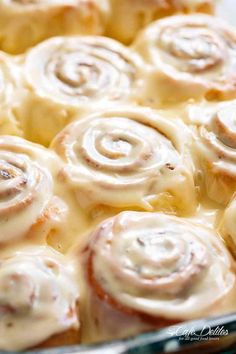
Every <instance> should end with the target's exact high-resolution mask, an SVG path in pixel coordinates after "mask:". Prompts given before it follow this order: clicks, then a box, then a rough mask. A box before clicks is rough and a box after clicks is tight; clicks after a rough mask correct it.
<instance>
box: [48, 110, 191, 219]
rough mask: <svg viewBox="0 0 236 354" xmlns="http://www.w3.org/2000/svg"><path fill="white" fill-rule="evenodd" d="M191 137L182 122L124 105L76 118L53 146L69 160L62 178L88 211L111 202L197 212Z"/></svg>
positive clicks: (116, 205) (140, 207)
mask: <svg viewBox="0 0 236 354" xmlns="http://www.w3.org/2000/svg"><path fill="white" fill-rule="evenodd" d="M187 137H188V134H187V130H186V128H185V126H184V125H183V124H181V122H178V123H177V122H175V123H173V122H171V121H168V120H166V119H165V118H162V117H161V116H159V115H158V114H157V113H156V112H155V111H152V110H151V109H142V108H136V107H135V108H131V107H123V108H120V109H117V110H110V111H109V110H107V111H101V112H100V113H98V114H94V115H91V116H88V117H86V118H84V119H83V120H80V121H76V122H73V123H71V125H69V126H68V127H66V128H65V129H64V130H63V131H62V132H61V133H59V134H58V136H57V137H56V138H55V139H54V141H53V142H52V145H51V147H52V148H53V149H54V150H55V151H56V152H57V153H58V155H59V156H61V157H62V159H63V160H64V162H65V163H66V165H65V167H64V169H63V170H62V171H61V173H60V178H61V179H64V180H65V181H66V183H69V184H70V185H71V188H73V189H74V191H75V192H76V196H77V199H78V202H79V203H80V205H82V207H83V208H85V209H87V210H89V209H91V208H92V207H95V206H98V205H107V206H111V207H116V208H122V209H124V208H127V207H129V208H130V207H133V208H138V209H144V210H154V209H155V208H157V209H161V210H166V209H167V210H169V211H172V212H180V213H181V212H183V213H185V212H186V213H192V212H193V211H194V210H195V208H196V195H195V187H194V182H193V177H192V172H193V171H192V168H191V167H192V166H191V162H190V160H188V158H187V153H186V150H185V143H184V140H186V139H187ZM188 138H189V137H188ZM183 196H184V198H183Z"/></svg>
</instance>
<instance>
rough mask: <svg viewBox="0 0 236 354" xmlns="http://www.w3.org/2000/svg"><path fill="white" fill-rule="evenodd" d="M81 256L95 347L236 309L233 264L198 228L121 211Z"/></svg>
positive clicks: (169, 218)
mask: <svg viewBox="0 0 236 354" xmlns="http://www.w3.org/2000/svg"><path fill="white" fill-rule="evenodd" d="M81 256H82V261H81V264H82V269H83V271H84V273H85V278H86V284H87V288H86V290H87V296H86V299H84V302H85V303H86V306H85V308H86V310H87V311H88V316H87V318H88V321H89V322H88V324H87V326H88V328H89V329H90V330H89V331H88V332H89V333H92V336H93V337H92V338H90V340H92V341H100V340H108V339H111V338H112V339H114V338H123V337H127V336H131V335H134V334H137V333H140V332H145V331H148V330H154V329H157V328H161V327H165V326H168V325H171V324H172V325H173V324H175V323H178V322H181V321H186V320H192V319H196V318H201V317H206V316H212V315H217V314H218V315H219V314H221V313H222V311H223V312H230V311H232V307H227V306H228V305H229V304H231V305H230V306H232V299H233V297H235V289H236V287H235V284H236V283H235V273H234V265H233V264H234V263H233V261H232V258H231V256H230V254H229V253H228V252H227V249H226V248H225V246H224V243H223V242H222V241H221V239H220V238H219V236H218V235H217V233H216V232H214V231H213V230H212V229H208V228H205V227H204V226H202V225H200V224H197V223H193V222H191V221H189V220H185V219H183V218H177V217H173V216H169V215H164V214H162V213H141V212H123V213H121V214H119V215H116V216H115V217H113V218H110V219H108V220H106V221H104V222H103V223H102V224H100V225H99V226H98V227H97V228H96V229H95V230H94V231H93V232H92V234H91V235H90V238H89V241H88V245H87V247H86V248H85V250H84V253H82V255H80V257H81ZM88 335H89V334H88Z"/></svg>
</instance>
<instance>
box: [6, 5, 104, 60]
mask: <svg viewBox="0 0 236 354" xmlns="http://www.w3.org/2000/svg"><path fill="white" fill-rule="evenodd" d="M108 16H109V4H108V1H107V0H67V1H63V0H1V1H0V49H2V50H4V51H6V52H8V53H11V54H19V53H23V52H24V51H25V50H26V49H28V48H29V47H32V46H34V45H35V44H37V43H39V42H40V41H42V40H44V39H46V38H49V37H52V36H56V35H60V34H61V35H65V34H66V35H68V34H73V35H74V34H102V33H103V32H104V29H105V25H106V21H107V18H108Z"/></svg>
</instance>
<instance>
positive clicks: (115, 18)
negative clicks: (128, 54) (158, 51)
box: [107, 0, 214, 44]
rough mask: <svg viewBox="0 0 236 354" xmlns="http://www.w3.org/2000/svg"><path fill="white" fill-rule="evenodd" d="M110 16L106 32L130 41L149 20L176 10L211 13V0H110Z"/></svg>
mask: <svg viewBox="0 0 236 354" xmlns="http://www.w3.org/2000/svg"><path fill="white" fill-rule="evenodd" d="M110 3H111V16H110V21H108V27H107V34H108V36H111V37H113V38H116V39H118V40H120V41H121V42H124V43H126V44H127V43H130V42H132V40H133V39H134V38H135V36H136V35H137V32H138V31H139V30H140V29H142V28H143V27H145V26H146V25H148V24H149V23H150V22H152V21H154V20H156V19H159V18H162V17H165V16H170V15H173V14H174V13H177V12H184V13H190V12H204V13H212V12H213V9H214V4H213V1H212V0H193V1H189V0H187V1H186V0H110Z"/></svg>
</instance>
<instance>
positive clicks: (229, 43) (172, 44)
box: [134, 15, 236, 100]
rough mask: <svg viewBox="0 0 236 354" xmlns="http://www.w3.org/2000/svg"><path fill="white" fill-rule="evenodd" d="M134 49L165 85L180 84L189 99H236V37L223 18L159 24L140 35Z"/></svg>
mask: <svg viewBox="0 0 236 354" xmlns="http://www.w3.org/2000/svg"><path fill="white" fill-rule="evenodd" d="M134 48H135V49H137V50H138V52H140V53H141V54H142V56H143V57H144V58H145V59H146V60H147V61H148V62H150V64H151V65H152V66H153V68H154V69H156V70H157V73H156V75H157V79H158V75H159V80H162V81H161V82H162V85H169V84H170V83H171V84H172V85H173V87H175V89H176V86H177V85H179V87H180V88H179V89H180V90H183V93H182V95H183V96H184V97H185V99H186V98H187V96H188V95H189V97H196V98H199V97H206V98H207V99H209V100H212V99H229V98H234V97H235V96H236V90H235V82H236V76H235V68H236V60H235V52H236V36H235V33H234V30H233V28H231V27H230V26H228V25H227V24H226V23H224V22H221V21H220V20H219V19H216V18H213V17H211V16H207V15H191V16H173V17H169V18H166V19H163V20H160V21H157V22H155V23H153V24H151V25H150V26H149V27H147V28H146V29H145V30H144V31H143V33H141V34H140V36H138V38H137V40H136V42H135V44H134ZM158 71H159V74H158ZM163 75H165V76H164V77H165V80H167V81H165V82H164V81H163ZM168 80H170V82H169V81H168ZM187 84H188V85H189V86H187ZM160 87H161V86H160ZM187 87H189V91H187V90H188V88H187ZM160 89H161V88H160ZM184 90H186V92H184ZM174 94H175V95H177V96H178V94H179V93H178V92H175V93H174Z"/></svg>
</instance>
